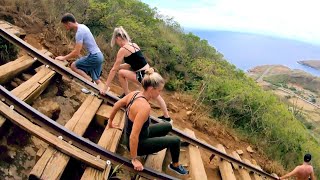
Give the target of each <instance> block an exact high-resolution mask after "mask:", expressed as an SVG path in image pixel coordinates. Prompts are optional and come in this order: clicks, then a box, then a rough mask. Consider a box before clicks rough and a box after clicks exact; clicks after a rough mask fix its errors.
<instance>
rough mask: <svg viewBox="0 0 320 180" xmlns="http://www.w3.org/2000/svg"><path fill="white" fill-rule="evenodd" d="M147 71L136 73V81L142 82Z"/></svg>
mask: <svg viewBox="0 0 320 180" xmlns="http://www.w3.org/2000/svg"><path fill="white" fill-rule="evenodd" d="M145 74H146V73H145V70H141V71H136V79H137V80H138V81H139V83H141V82H142V79H143V77H144V75H145Z"/></svg>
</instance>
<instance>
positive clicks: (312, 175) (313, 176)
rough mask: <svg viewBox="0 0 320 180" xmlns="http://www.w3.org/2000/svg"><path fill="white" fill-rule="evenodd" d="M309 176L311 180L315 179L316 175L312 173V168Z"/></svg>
mask: <svg viewBox="0 0 320 180" xmlns="http://www.w3.org/2000/svg"><path fill="white" fill-rule="evenodd" d="M310 177H311V180H316V176H315V175H314V171H313V169H312V173H311V175H310Z"/></svg>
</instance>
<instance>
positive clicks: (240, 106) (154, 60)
mask: <svg viewBox="0 0 320 180" xmlns="http://www.w3.org/2000/svg"><path fill="white" fill-rule="evenodd" d="M0 2H1V3H2V4H5V5H4V6H1V7H0V10H1V11H0V18H1V19H4V20H6V21H9V22H11V23H13V24H16V25H18V26H20V27H22V28H24V29H25V30H27V31H28V33H32V34H34V36H35V37H36V38H35V39H37V40H38V41H39V43H41V45H42V46H44V47H45V48H47V49H49V50H50V51H51V52H52V53H53V54H54V55H60V54H66V53H67V52H69V51H70V48H72V43H73V34H72V33H66V31H65V30H64V29H63V27H62V26H61V24H60V22H59V21H60V16H61V15H62V14H64V13H65V12H72V13H74V14H75V16H76V17H78V21H79V22H80V23H84V24H86V25H88V26H89V28H90V29H91V30H92V32H93V33H94V35H95V36H96V40H97V42H98V44H99V47H100V48H101V49H102V51H103V52H104V55H105V58H106V61H105V65H104V70H103V71H104V73H103V77H106V76H107V73H105V72H108V71H109V70H110V68H111V67H112V64H113V63H114V57H115V55H116V50H117V49H116V48H114V49H112V48H111V47H110V45H109V44H110V39H111V34H112V32H113V28H114V27H116V26H120V25H122V26H124V28H125V29H126V30H127V31H128V33H129V34H130V35H131V37H132V38H133V40H134V42H136V43H137V44H139V45H140V47H141V48H142V50H143V52H144V54H145V55H146V56H147V58H148V61H149V62H150V64H151V65H152V66H154V67H156V68H157V69H158V71H159V72H160V73H161V74H162V75H163V76H164V77H165V78H166V80H167V83H166V89H167V92H166V93H165V94H167V95H166V96H165V99H166V100H168V99H172V98H173V97H172V94H174V93H178V94H183V95H182V96H186V97H188V99H189V101H188V103H189V104H190V105H191V104H193V103H194V105H193V108H194V109H197V110H198V111H199V110H200V109H203V111H199V114H197V115H196V116H195V117H193V118H194V119H191V120H192V123H193V126H195V127H197V128H198V129H199V130H200V131H201V130H203V129H207V130H206V132H207V133H208V135H213V136H219V134H220V133H222V132H223V131H215V130H210V128H211V126H214V124H219V126H222V127H227V128H228V129H227V130H228V131H229V129H233V130H230V131H234V132H235V133H237V136H239V137H241V139H247V140H248V141H249V142H250V143H252V144H254V146H255V147H259V151H261V153H262V154H265V155H266V156H267V157H268V158H269V159H271V160H274V161H278V162H279V163H281V164H282V165H283V167H285V169H287V170H290V169H292V168H293V167H294V166H295V165H296V164H299V163H301V161H302V156H303V154H304V153H305V152H311V153H312V154H313V155H314V161H313V165H314V166H315V169H316V174H317V175H319V174H320V168H319V167H320V155H319V153H318V152H320V147H319V143H318V142H317V141H316V140H315V139H314V137H313V136H311V135H310V134H309V132H308V130H307V128H306V127H305V126H304V125H303V123H301V122H300V121H297V119H296V118H295V117H294V116H293V115H292V112H290V111H289V110H288V108H287V106H286V105H285V104H283V103H282V102H281V101H279V99H278V98H277V97H276V96H274V95H273V94H272V93H269V92H265V91H264V90H263V89H262V88H260V87H259V86H258V85H256V83H255V82H254V81H253V80H252V79H251V78H248V77H247V76H246V74H245V73H244V72H243V71H241V70H239V69H237V68H236V67H235V66H233V65H231V64H229V63H228V62H227V61H226V60H225V59H224V57H223V55H222V54H220V53H219V52H217V51H216V50H215V48H213V47H211V46H210V45H209V44H208V42H207V41H206V40H201V39H200V38H199V37H197V36H195V35H194V34H192V33H188V34H185V33H184V32H183V29H182V28H181V27H180V25H179V24H178V23H177V22H175V21H174V20H173V19H172V18H169V17H166V16H164V15H161V14H159V13H158V12H157V10H156V9H150V7H149V6H148V5H146V4H144V3H141V2H140V1H136V0H126V1H124V0H119V1H112V0H100V1H88V0H80V1H76V3H75V1H66V0H62V1H59V2H56V1H46V0H41V1H35V0H29V1H22V0H13V1H12V0H10V1H9V0H2V1H0ZM48 7H55V8H48ZM189 97H190V98H189ZM175 98H176V97H175ZM177 103H179V101H178V102H177ZM186 107H187V108H189V107H188V106H186ZM186 107H184V108H186ZM182 108H183V107H182ZM173 117H175V118H177V119H178V118H179V117H178V116H176V115H173ZM207 117H210V118H207ZM206 121H208V123H207V122H206ZM182 122H183V121H181V123H182ZM219 126H218V127H219ZM215 134H216V135H215Z"/></svg>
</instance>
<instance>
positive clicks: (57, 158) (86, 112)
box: [30, 95, 102, 179]
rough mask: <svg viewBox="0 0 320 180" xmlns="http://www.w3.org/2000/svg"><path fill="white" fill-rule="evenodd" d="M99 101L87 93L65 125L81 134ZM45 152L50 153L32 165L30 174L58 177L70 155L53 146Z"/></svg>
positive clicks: (49, 177)
mask: <svg viewBox="0 0 320 180" xmlns="http://www.w3.org/2000/svg"><path fill="white" fill-rule="evenodd" d="M101 103H102V100H100V99H98V98H97V97H95V96H91V95H89V96H88V97H87V99H86V100H85V101H84V102H83V104H82V105H81V107H80V108H79V109H78V110H77V112H76V113H75V114H74V115H73V117H72V118H71V119H70V120H69V121H68V122H67V124H66V125H65V127H66V128H67V129H69V130H72V131H73V132H75V133H76V134H78V135H80V136H82V135H83V134H84V133H85V131H86V129H87V128H88V126H89V124H90V122H91V120H92V119H93V117H94V115H95V113H96V112H97V110H98V108H99V106H100V104H101ZM47 151H49V152H47ZM47 153H49V154H51V156H50V155H47V156H42V157H41V158H40V159H39V161H38V162H37V163H36V165H35V166H34V167H33V170H32V171H31V173H30V176H34V177H37V178H39V179H59V178H60V177H61V175H62V173H63V170H64V169H65V167H66V166H67V164H68V162H69V159H70V157H69V156H68V155H66V154H63V153H61V152H57V151H56V150H54V148H53V147H48V148H47V149H46V152H45V154H47Z"/></svg>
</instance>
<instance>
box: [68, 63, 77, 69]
mask: <svg viewBox="0 0 320 180" xmlns="http://www.w3.org/2000/svg"><path fill="white" fill-rule="evenodd" d="M70 67H71V69H72V70H73V71H75V70H77V69H78V68H77V66H76V63H75V62H73V63H72V64H71V66H70Z"/></svg>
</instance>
